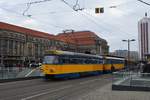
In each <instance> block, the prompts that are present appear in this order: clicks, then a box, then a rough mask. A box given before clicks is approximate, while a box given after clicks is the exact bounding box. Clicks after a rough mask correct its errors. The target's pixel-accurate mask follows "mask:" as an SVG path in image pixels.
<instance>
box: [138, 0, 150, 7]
mask: <svg viewBox="0 0 150 100" xmlns="http://www.w3.org/2000/svg"><path fill="white" fill-rule="evenodd" d="M137 1H139V2H141V3H144V4H146V5H148V6H150V3H147V2H145V1H143V0H137Z"/></svg>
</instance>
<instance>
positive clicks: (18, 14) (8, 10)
mask: <svg viewBox="0 0 150 100" xmlns="http://www.w3.org/2000/svg"><path fill="white" fill-rule="evenodd" d="M0 8H1V9H3V10H5V11H7V12H10V13H14V14H15V15H17V16H19V17H24V18H29V19H32V20H35V21H37V22H40V24H43V25H45V26H48V27H49V26H52V27H55V28H58V29H64V28H63V27H60V26H58V25H54V24H52V23H46V22H44V21H41V20H39V19H36V18H35V17H28V16H22V14H21V13H18V12H16V11H14V10H10V9H6V8H2V7H0Z"/></svg>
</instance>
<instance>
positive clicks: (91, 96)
mask: <svg viewBox="0 0 150 100" xmlns="http://www.w3.org/2000/svg"><path fill="white" fill-rule="evenodd" d="M111 81H112V80H111V75H101V76H92V77H85V78H80V79H72V80H64V81H44V80H43V79H34V80H26V81H18V82H10V83H0V100H150V99H149V98H150V94H149V92H126V91H112V90H111Z"/></svg>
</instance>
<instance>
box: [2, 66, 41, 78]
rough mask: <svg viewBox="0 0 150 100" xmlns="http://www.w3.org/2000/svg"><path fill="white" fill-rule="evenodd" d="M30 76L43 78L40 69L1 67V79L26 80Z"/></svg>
mask: <svg viewBox="0 0 150 100" xmlns="http://www.w3.org/2000/svg"><path fill="white" fill-rule="evenodd" d="M30 76H41V73H40V70H39V68H38V67H36V68H29V67H0V79H12V78H24V77H30Z"/></svg>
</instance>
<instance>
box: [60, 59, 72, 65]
mask: <svg viewBox="0 0 150 100" xmlns="http://www.w3.org/2000/svg"><path fill="white" fill-rule="evenodd" d="M69 60H70V59H69V58H68V57H60V59H59V62H60V64H69Z"/></svg>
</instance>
